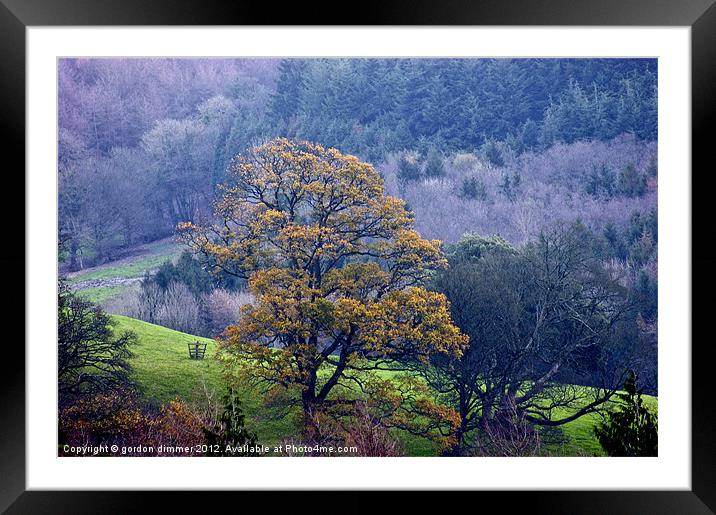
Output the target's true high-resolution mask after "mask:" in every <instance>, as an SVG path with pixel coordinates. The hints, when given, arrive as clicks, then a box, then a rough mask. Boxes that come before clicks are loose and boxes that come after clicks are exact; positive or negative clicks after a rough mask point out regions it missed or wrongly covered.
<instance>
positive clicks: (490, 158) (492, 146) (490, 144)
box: [480, 139, 505, 168]
mask: <svg viewBox="0 0 716 515" xmlns="http://www.w3.org/2000/svg"><path fill="white" fill-rule="evenodd" d="M480 150H481V151H482V155H483V156H485V159H487V162H488V163H490V164H491V165H493V166H496V167H498V168H501V167H503V166H505V158H504V157H503V155H502V151H501V150H500V149H499V147H498V146H497V143H495V141H493V140H491V139H488V140H487V141H485V143H483V145H482V148H481V149H480Z"/></svg>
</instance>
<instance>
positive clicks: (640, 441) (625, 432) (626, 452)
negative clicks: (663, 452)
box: [594, 371, 659, 457]
mask: <svg viewBox="0 0 716 515" xmlns="http://www.w3.org/2000/svg"><path fill="white" fill-rule="evenodd" d="M624 390H625V393H620V394H617V398H618V402H619V404H620V405H619V408H618V409H616V410H614V411H610V412H609V413H607V416H606V420H605V421H603V422H601V423H599V425H597V426H596V427H595V428H594V434H595V435H596V436H597V440H599V444H600V445H601V446H602V449H604V451H605V452H606V453H607V454H608V455H609V456H642V457H644V456H657V455H658V443H659V433H658V428H657V419H656V416H655V415H654V414H652V413H651V412H650V411H649V410H648V409H647V408H646V406H645V405H644V400H643V399H642V391H641V390H640V389H639V388H638V387H637V380H636V375H635V374H634V372H631V371H630V372H629V375H628V376H627V379H626V381H625V382H624Z"/></svg>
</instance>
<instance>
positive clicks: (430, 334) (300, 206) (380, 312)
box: [180, 139, 467, 426]
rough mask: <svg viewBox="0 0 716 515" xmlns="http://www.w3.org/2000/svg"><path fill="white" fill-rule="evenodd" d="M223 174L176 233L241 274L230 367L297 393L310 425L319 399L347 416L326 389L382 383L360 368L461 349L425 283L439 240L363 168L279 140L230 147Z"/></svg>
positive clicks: (225, 346)
mask: <svg viewBox="0 0 716 515" xmlns="http://www.w3.org/2000/svg"><path fill="white" fill-rule="evenodd" d="M229 176H230V179H231V182H230V183H229V184H227V185H225V186H224V187H223V195H222V196H221V198H220V199H219V200H218V202H217V203H216V206H215V216H216V218H217V221H216V223H213V224H211V223H207V224H194V223H191V222H187V223H184V224H181V225H180V230H181V233H182V235H183V237H184V239H185V240H186V241H187V242H188V243H189V244H190V245H191V246H192V247H193V249H194V250H195V251H196V252H199V253H202V254H204V255H205V256H207V257H209V258H211V260H212V262H213V263H214V264H215V266H216V267H217V268H219V269H221V270H223V271H224V272H226V273H230V274H235V275H237V276H240V277H245V278H247V279H248V281H249V287H250V290H251V292H252V293H253V295H254V296H255V301H254V302H253V303H252V304H251V305H248V306H246V307H244V309H243V310H242V312H241V316H240V318H239V322H238V323H237V324H236V325H234V326H231V327H229V328H227V330H226V332H225V338H224V340H223V343H222V351H223V359H224V362H225V363H226V364H227V365H228V366H229V367H230V368H231V369H238V370H240V371H241V372H243V375H244V376H246V377H249V378H251V379H252V380H254V381H255V382H257V383H259V384H262V385H264V386H265V387H267V389H272V388H276V387H279V388H284V389H288V390H291V391H294V392H297V393H298V394H299V396H300V402H301V405H302V407H303V412H304V416H305V423H306V424H307V426H308V425H310V421H311V420H312V417H313V416H314V413H315V412H316V411H317V410H319V411H329V412H331V413H332V414H336V415H340V414H346V413H350V410H351V406H352V405H353V403H354V399H352V398H351V396H350V395H345V394H344V395H339V394H336V391H337V390H341V391H343V392H344V393H345V392H349V391H355V390H356V389H357V390H358V391H360V392H362V393H367V392H368V391H370V392H371V393H372V394H376V391H377V389H382V387H383V386H385V384H384V383H381V382H380V381H379V379H378V378H374V379H375V381H372V380H371V379H370V378H369V377H367V376H365V373H366V372H368V371H375V370H381V369H391V368H394V366H395V365H396V364H397V363H399V362H401V361H404V360H406V359H415V360H419V361H422V362H427V361H428V359H429V357H430V356H431V355H433V354H435V353H439V354H444V355H454V356H459V355H460V353H461V351H462V348H463V347H464V346H465V344H466V342H467V338H466V337H465V336H464V335H462V334H461V333H460V330H459V329H458V328H457V327H456V326H454V325H453V323H452V321H451V319H450V312H449V307H448V304H447V301H446V299H445V297H444V296H443V295H442V294H440V293H437V292H431V291H428V290H426V289H425V288H424V287H423V286H422V285H423V283H424V281H425V280H426V279H427V278H428V277H429V274H430V272H431V271H433V270H437V269H440V268H444V267H445V266H446V265H447V261H446V259H445V258H444V256H443V254H442V251H441V248H440V242H439V241H436V240H432V241H429V240H425V239H423V238H421V237H420V235H419V234H418V233H417V232H416V231H415V230H414V229H413V217H412V215H411V213H410V212H409V211H407V210H406V208H405V203H404V201H402V200H400V199H397V198H394V197H390V196H387V195H385V193H384V190H383V184H382V180H381V178H380V175H379V174H378V172H376V171H375V170H374V169H373V167H372V166H370V165H369V164H366V163H363V162H361V161H359V160H358V159H357V158H356V157H354V156H350V155H343V154H341V153H340V152H339V151H337V150H335V149H332V148H324V147H323V146H321V145H316V144H313V143H309V142H306V141H290V140H287V139H276V140H272V141H270V142H268V143H266V144H263V145H261V146H258V147H256V148H253V149H251V150H250V151H248V152H247V153H245V154H244V155H240V156H237V157H236V158H235V159H234V160H233V161H232V164H231V166H230V169H229ZM378 384H380V385H381V387H377V386H375V385H378ZM371 385H374V386H371ZM336 387H339V388H336ZM382 393H383V394H384V395H383V400H385V398H388V397H391V395H394V393H393V394H388V393H387V392H385V391H384V389H383V390H382ZM391 398H393V399H394V397H391ZM426 402H427V401H426V400H423V402H421V403H420V404H419V405H420V406H423V408H425V409H424V411H429V407H428V406H427V405H426ZM394 411H395V410H394Z"/></svg>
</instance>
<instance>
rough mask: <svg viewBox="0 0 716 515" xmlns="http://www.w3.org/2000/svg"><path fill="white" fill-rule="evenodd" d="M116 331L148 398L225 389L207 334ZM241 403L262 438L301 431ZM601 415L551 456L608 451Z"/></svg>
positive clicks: (410, 449)
mask: <svg viewBox="0 0 716 515" xmlns="http://www.w3.org/2000/svg"><path fill="white" fill-rule="evenodd" d="M113 318H114V319H115V320H116V321H117V326H116V327H115V331H125V330H130V331H133V332H135V333H136V334H137V337H138V343H137V344H136V345H135V346H134V347H133V353H134V356H133V358H132V360H131V362H132V366H133V368H134V379H135V380H136V382H137V383H138V384H139V386H140V388H141V390H142V393H143V395H144V396H145V398H146V399H147V400H149V401H153V402H157V403H164V402H167V401H169V400H171V399H174V398H180V399H183V400H185V401H187V402H194V401H196V400H197V399H198V398H199V397H200V396H201V395H202V394H203V391H204V388H205V387H206V388H209V389H210V390H213V391H214V392H217V393H219V394H220V393H221V392H223V389H224V387H223V383H222V380H221V374H220V370H219V365H218V363H217V362H216V361H215V359H214V357H213V356H214V352H215V349H216V344H215V342H214V341H213V340H211V339H208V338H201V337H198V336H193V335H189V334H185V333H181V332H178V331H174V330H172V329H167V328H166V327H162V326H158V325H154V324H149V323H147V322H142V321H141V320H135V319H132V318H129V317H124V316H118V315H115V316H113ZM197 340H198V341H201V342H206V343H207V348H206V357H205V359H204V360H199V361H196V360H191V359H189V354H188V349H187V344H188V343H190V342H194V341H197ZM241 400H242V402H243V407H244V411H245V413H246V419H247V425H248V426H250V429H251V430H253V431H255V432H256V433H257V434H258V437H259V441H260V442H261V443H264V444H266V445H272V444H275V443H277V442H279V441H280V440H282V439H284V438H291V437H296V436H297V435H298V434H299V432H300V425H299V423H298V418H297V417H291V416H289V417H285V416H284V417H275V416H271V414H270V412H269V410H267V409H266V408H265V407H263V405H262V403H261V399H260V398H259V396H258V395H257V394H255V393H251V392H243V395H242V399H241ZM646 401H647V405H648V406H649V408H651V409H653V410H656V409H657V399H656V398H655V397H647V399H646ZM557 415H559V414H557ZM598 420H600V417H599V416H598V415H596V414H592V415H586V416H584V417H581V418H579V419H577V420H575V421H573V422H570V423H568V424H565V425H564V426H561V428H560V429H559V430H558V433H559V435H560V436H559V438H558V440H560V442H559V443H554V442H552V443H549V444H545V445H544V447H543V452H544V454H547V455H552V456H601V455H603V452H602V450H601V447H600V446H599V443H598V442H597V441H596V439H595V438H594V435H593V432H592V430H593V427H594V425H595V424H596V423H597V421H598ZM395 436H396V437H398V438H399V439H400V440H401V443H402V445H403V447H404V449H405V451H406V453H407V454H408V455H409V456H434V455H435V452H436V448H435V445H434V444H433V443H432V442H430V441H429V440H427V439H425V438H421V437H416V436H413V435H409V434H407V433H405V432H402V431H396V433H395Z"/></svg>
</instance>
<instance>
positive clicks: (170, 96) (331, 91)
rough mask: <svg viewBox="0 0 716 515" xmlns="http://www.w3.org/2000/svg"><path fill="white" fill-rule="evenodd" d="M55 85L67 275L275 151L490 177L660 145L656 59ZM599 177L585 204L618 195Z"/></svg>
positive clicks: (170, 65) (125, 66)
mask: <svg viewBox="0 0 716 515" xmlns="http://www.w3.org/2000/svg"><path fill="white" fill-rule="evenodd" d="M58 80H59V103H58V116H59V142H58V148H59V152H58V168H59V174H60V181H59V194H60V198H59V222H60V233H61V237H62V239H63V240H64V241H65V242H66V243H67V245H66V248H67V249H69V250H68V252H69V255H68V256H67V257H68V260H67V262H68V263H69V265H70V267H71V268H78V267H83V266H87V265H89V264H94V263H98V262H101V261H104V260H107V259H110V258H112V257H113V256H115V255H116V253H117V251H118V249H121V248H123V247H127V246H132V245H135V244H138V243H142V242H146V241H151V240H153V239H157V238H161V237H165V236H167V235H169V234H171V233H172V232H173V230H174V228H175V227H176V224H177V223H178V222H180V221H185V220H193V219H196V218H197V217H200V216H203V215H207V214H208V213H209V212H210V205H211V202H212V199H213V198H214V197H215V195H216V191H217V188H216V187H217V185H218V184H220V183H222V182H223V181H224V180H225V170H226V167H227V165H228V163H229V162H230V160H231V158H232V157H233V156H234V155H236V154H237V153H240V152H243V151H245V150H246V149H247V148H249V147H251V146H253V145H255V144H256V143H258V142H260V141H263V140H266V139H268V138H271V137H274V136H288V137H293V138H302V139H308V140H311V141H315V142H317V143H322V144H324V145H328V146H335V147H336V148H338V149H339V150H341V151H343V152H348V153H353V154H356V155H358V156H359V157H361V158H362V159H365V160H368V161H370V162H372V163H374V164H376V165H378V166H379V167H381V168H385V167H384V166H382V164H384V163H386V162H389V160H390V159H391V155H393V156H395V155H403V154H405V153H406V152H408V151H409V152H416V151H417V155H419V156H423V158H424V157H425V156H428V155H430V156H432V160H431V161H430V162H431V163H433V164H434V165H435V166H434V167H433V168H435V169H436V170H439V169H441V168H442V165H441V164H440V163H439V159H445V160H447V158H450V156H453V155H456V154H458V153H461V152H462V153H464V152H467V153H477V154H479V155H482V156H485V158H486V159H487V160H488V161H489V162H491V163H492V164H494V165H495V166H497V167H501V166H503V165H509V164H510V163H509V162H505V156H520V155H522V154H536V153H542V152H543V151H545V150H546V149H548V148H553V147H554V146H555V144H557V143H560V144H563V143H564V144H569V143H572V142H576V141H581V140H584V141H593V140H598V141H610V140H611V139H613V138H614V137H617V136H619V135H622V134H625V133H626V134H631V135H633V137H634V138H635V140H636V141H647V142H648V141H654V140H655V139H656V137H657V123H656V120H657V116H656V106H657V101H656V99H657V90H656V86H657V69H656V60H653V59H651V60H650V59H305V60H304V59H285V60H279V59H63V60H61V61H60V66H59V78H58ZM496 149H497V150H496ZM625 157H627V156H625ZM629 159H631V157H629ZM592 165H594V166H599V165H601V162H600V163H589V164H588V167H589V168H590V169H591V168H592ZM600 170H601V168H600ZM605 170H606V169H605ZM580 173H581V172H580ZM609 173H612V172H611V171H610V170H606V171H605V173H604V174H602V175H595V176H594V178H593V180H592V183H590V188H592V190H593V191H592V192H591V194H592V196H593V197H600V198H601V197H605V198H606V197H607V196H608V195H610V192H611V195H612V196H615V195H617V194H618V193H619V191H620V190H619V191H617V190H614V192H612V190H611V189H610V188H612V186H611V184H612V182H614V181H612V180H611V178H610V177H609V176H608V175H609ZM613 173H615V174H616V173H621V172H619V171H618V170H617V171H614V172H613ZM635 177H636V179H638V181H641V182H639V183H635V188H636V190H638V191H636V190H635V191H636V193H641V192H642V190H644V188H645V186H643V184H642V183H643V174H642V172H639V173H638V174H636V175H635ZM523 179H524V178H523ZM470 180H472V181H473V182H474V184H467V189H466V192H465V194H466V195H468V196H472V197H474V198H478V199H479V198H489V197H490V195H491V193H490V183H489V178H480V179H479V180H478V179H475V178H472V176H471V177H470ZM479 181H486V185H483V184H482V183H481V182H479ZM523 182H524V181H523ZM457 183H458V184H460V181H459V180H458V181H457ZM471 187H472V188H471ZM511 189H515V188H511ZM473 190H474V191H473ZM483 190H485V191H483ZM590 191H591V190H590ZM615 192H616V193H615ZM513 196H514V194H513V193H512V191H510V200H511V201H512V200H513V199H512V197H513ZM617 196H618V195H617ZM412 200H417V198H416V199H413V198H411V202H412ZM413 207H414V208H416V209H419V208H420V206H418V205H414V206H413ZM453 239H454V238H453Z"/></svg>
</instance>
